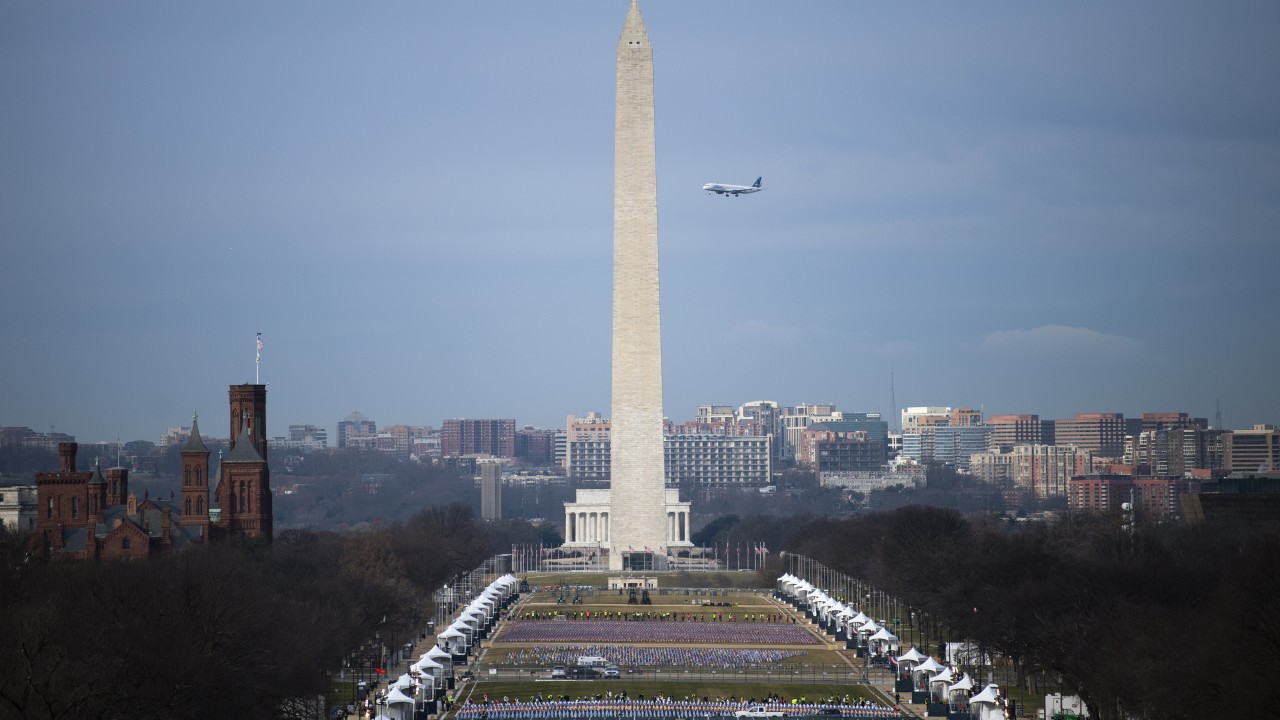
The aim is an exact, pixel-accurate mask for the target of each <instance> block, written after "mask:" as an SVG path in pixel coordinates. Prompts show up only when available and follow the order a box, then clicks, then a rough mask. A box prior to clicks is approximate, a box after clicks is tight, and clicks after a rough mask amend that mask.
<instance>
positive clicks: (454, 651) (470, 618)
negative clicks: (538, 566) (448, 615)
mask: <svg viewBox="0 0 1280 720" xmlns="http://www.w3.org/2000/svg"><path fill="white" fill-rule="evenodd" d="M519 591H520V581H519V580H518V579H516V576H515V575H503V576H502V577H500V578H498V579H497V580H494V581H493V582H492V583H489V586H488V587H487V588H485V589H484V591H483V592H481V593H480V595H479V596H477V597H476V599H475V600H472V601H471V604H470V605H468V606H467V607H466V608H464V609H463V611H462V612H460V613H458V619H457V620H454V621H453V624H452V625H450V626H449V627H448V628H446V629H445V630H444V631H443V632H441V633H439V634H437V635H436V638H437V640H438V644H439V646H440V647H441V648H443V649H444V650H445V651H446V652H448V653H449V654H450V655H452V656H453V658H454V659H455V660H458V661H461V660H463V659H464V658H466V656H467V653H469V652H470V651H471V648H472V647H474V646H475V644H476V643H478V642H479V641H480V640H481V639H482V638H484V637H485V635H486V634H487V633H488V632H489V630H490V629H491V628H492V627H493V624H494V623H495V622H497V620H498V612H499V611H501V610H502V608H503V607H505V606H506V605H507V604H508V603H510V601H511V600H512V599H513V598H514V597H515V596H516V594H517V593H518V592H519Z"/></svg>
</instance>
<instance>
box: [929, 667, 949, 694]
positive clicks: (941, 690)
mask: <svg viewBox="0 0 1280 720" xmlns="http://www.w3.org/2000/svg"><path fill="white" fill-rule="evenodd" d="M952 680H955V678H953V677H951V668H943V669H942V672H940V673H938V674H937V675H934V676H933V677H931V678H929V694H930V695H935V694H936V697H941V698H944V699H945V697H946V694H947V685H948V684H950V683H951V681H952ZM935 686H937V687H935Z"/></svg>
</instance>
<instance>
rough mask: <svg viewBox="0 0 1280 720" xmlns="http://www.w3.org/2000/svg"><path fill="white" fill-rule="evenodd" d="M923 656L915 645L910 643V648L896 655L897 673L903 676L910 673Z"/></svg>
mask: <svg viewBox="0 0 1280 720" xmlns="http://www.w3.org/2000/svg"><path fill="white" fill-rule="evenodd" d="M924 657H925V656H924V655H921V654H920V651H919V650H917V649H916V646H915V645H912V646H911V649H910V650H908V651H906V652H905V653H903V654H901V655H899V656H898V674H899V675H900V676H903V677H905V676H906V675H910V674H911V673H912V672H913V671H914V670H915V669H916V665H919V664H920V661H921V660H924Z"/></svg>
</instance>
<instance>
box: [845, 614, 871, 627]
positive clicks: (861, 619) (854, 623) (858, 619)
mask: <svg viewBox="0 0 1280 720" xmlns="http://www.w3.org/2000/svg"><path fill="white" fill-rule="evenodd" d="M870 620H871V618H869V617H867V616H866V615H864V614H863V613H862V611H861V610H859V611H858V614H857V615H854V616H853V617H852V618H849V627H859V626H861V625H864V624H866V623H867V622H868V621H870Z"/></svg>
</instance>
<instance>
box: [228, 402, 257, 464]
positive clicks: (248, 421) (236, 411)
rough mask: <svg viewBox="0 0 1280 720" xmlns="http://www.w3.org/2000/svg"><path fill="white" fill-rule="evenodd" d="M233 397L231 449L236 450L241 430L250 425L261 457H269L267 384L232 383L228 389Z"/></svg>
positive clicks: (251, 437)
mask: <svg viewBox="0 0 1280 720" xmlns="http://www.w3.org/2000/svg"><path fill="white" fill-rule="evenodd" d="M227 394H228V396H229V397H230V399H231V434H229V435H227V437H229V438H231V449H232V450H235V447H236V442H237V440H238V439H239V437H240V431H241V430H242V429H243V428H244V427H245V426H248V428H249V438H250V439H251V441H252V442H253V448H254V449H255V450H257V451H258V455H259V457H261V458H262V459H263V460H264V461H265V460H266V459H267V386H266V385H250V384H248V383H246V384H244V385H232V386H231V388H230V390H228V391H227Z"/></svg>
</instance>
